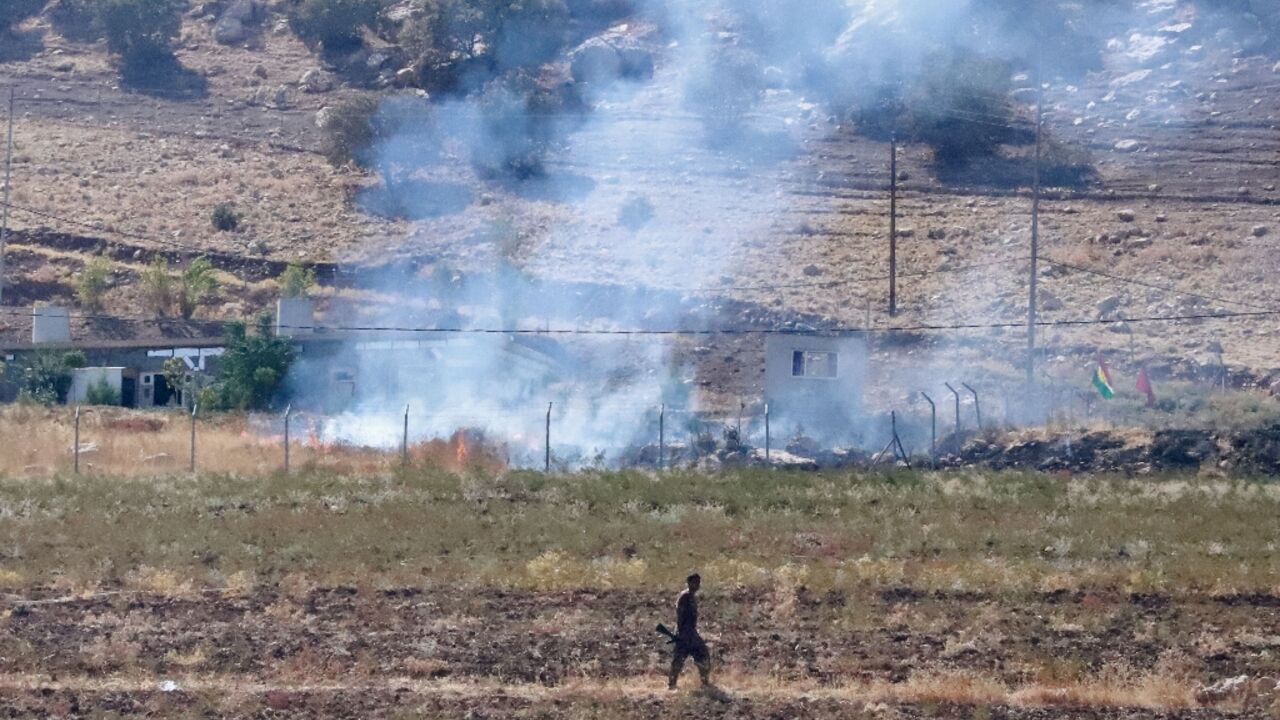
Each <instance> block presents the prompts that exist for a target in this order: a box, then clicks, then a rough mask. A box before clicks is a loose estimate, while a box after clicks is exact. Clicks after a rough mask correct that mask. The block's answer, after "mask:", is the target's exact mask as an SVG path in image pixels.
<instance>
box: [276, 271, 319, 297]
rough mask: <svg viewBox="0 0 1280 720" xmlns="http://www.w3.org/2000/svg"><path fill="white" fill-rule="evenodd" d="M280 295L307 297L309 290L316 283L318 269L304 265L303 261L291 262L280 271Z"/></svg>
mask: <svg viewBox="0 0 1280 720" xmlns="http://www.w3.org/2000/svg"><path fill="white" fill-rule="evenodd" d="M279 283H280V297H285V298H299V297H306V295H307V292H308V291H310V290H311V288H312V286H314V285H315V284H316V271H315V269H313V268H307V267H303V266H302V264H301V263H289V265H288V267H286V268H285V269H284V272H282V273H280V279H279Z"/></svg>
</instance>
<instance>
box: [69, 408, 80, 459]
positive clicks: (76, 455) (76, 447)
mask: <svg viewBox="0 0 1280 720" xmlns="http://www.w3.org/2000/svg"><path fill="white" fill-rule="evenodd" d="M71 454H72V456H74V458H75V460H74V466H75V474H76V475H79V474H80V406H79V405H77V406H76V436H75V442H74V444H73V445H72V446H71Z"/></svg>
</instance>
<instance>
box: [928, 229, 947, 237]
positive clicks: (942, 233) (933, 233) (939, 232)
mask: <svg viewBox="0 0 1280 720" xmlns="http://www.w3.org/2000/svg"><path fill="white" fill-rule="evenodd" d="M929 239H930V240H946V239H947V231H946V230H944V229H943V228H931V229H930V230H929Z"/></svg>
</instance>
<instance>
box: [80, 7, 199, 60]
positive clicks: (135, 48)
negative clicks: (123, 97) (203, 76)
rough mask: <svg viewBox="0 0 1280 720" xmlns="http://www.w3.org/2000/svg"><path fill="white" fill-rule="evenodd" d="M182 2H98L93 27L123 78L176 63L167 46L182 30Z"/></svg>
mask: <svg viewBox="0 0 1280 720" xmlns="http://www.w3.org/2000/svg"><path fill="white" fill-rule="evenodd" d="M184 6H185V4H184V3H183V2H182V0H99V2H98V7H97V12H96V16H95V20H96V23H97V25H98V27H99V28H100V29H101V31H102V34H103V35H104V36H105V37H106V39H107V49H108V50H110V51H111V52H112V53H114V54H115V55H117V56H119V57H120V59H121V61H122V63H123V67H122V70H123V73H124V75H125V76H126V77H141V76H145V75H148V74H150V73H153V72H155V71H156V70H157V69H158V68H162V67H170V66H172V65H173V63H174V62H175V60H174V56H173V48H172V47H171V46H170V43H171V42H172V41H173V39H174V38H176V37H177V36H178V33H179V31H181V29H182V11H183V8H184Z"/></svg>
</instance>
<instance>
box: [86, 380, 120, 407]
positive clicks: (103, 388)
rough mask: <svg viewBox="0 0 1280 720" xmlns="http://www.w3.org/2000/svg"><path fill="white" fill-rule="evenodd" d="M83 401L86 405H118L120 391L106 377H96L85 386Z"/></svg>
mask: <svg viewBox="0 0 1280 720" xmlns="http://www.w3.org/2000/svg"><path fill="white" fill-rule="evenodd" d="M84 402H85V404H86V405H119V404H120V391H119V390H117V389H116V388H114V387H112V385H111V383H109V382H107V379H106V378H98V379H97V380H96V381H94V382H91V383H89V387H87V388H85V393H84Z"/></svg>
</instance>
